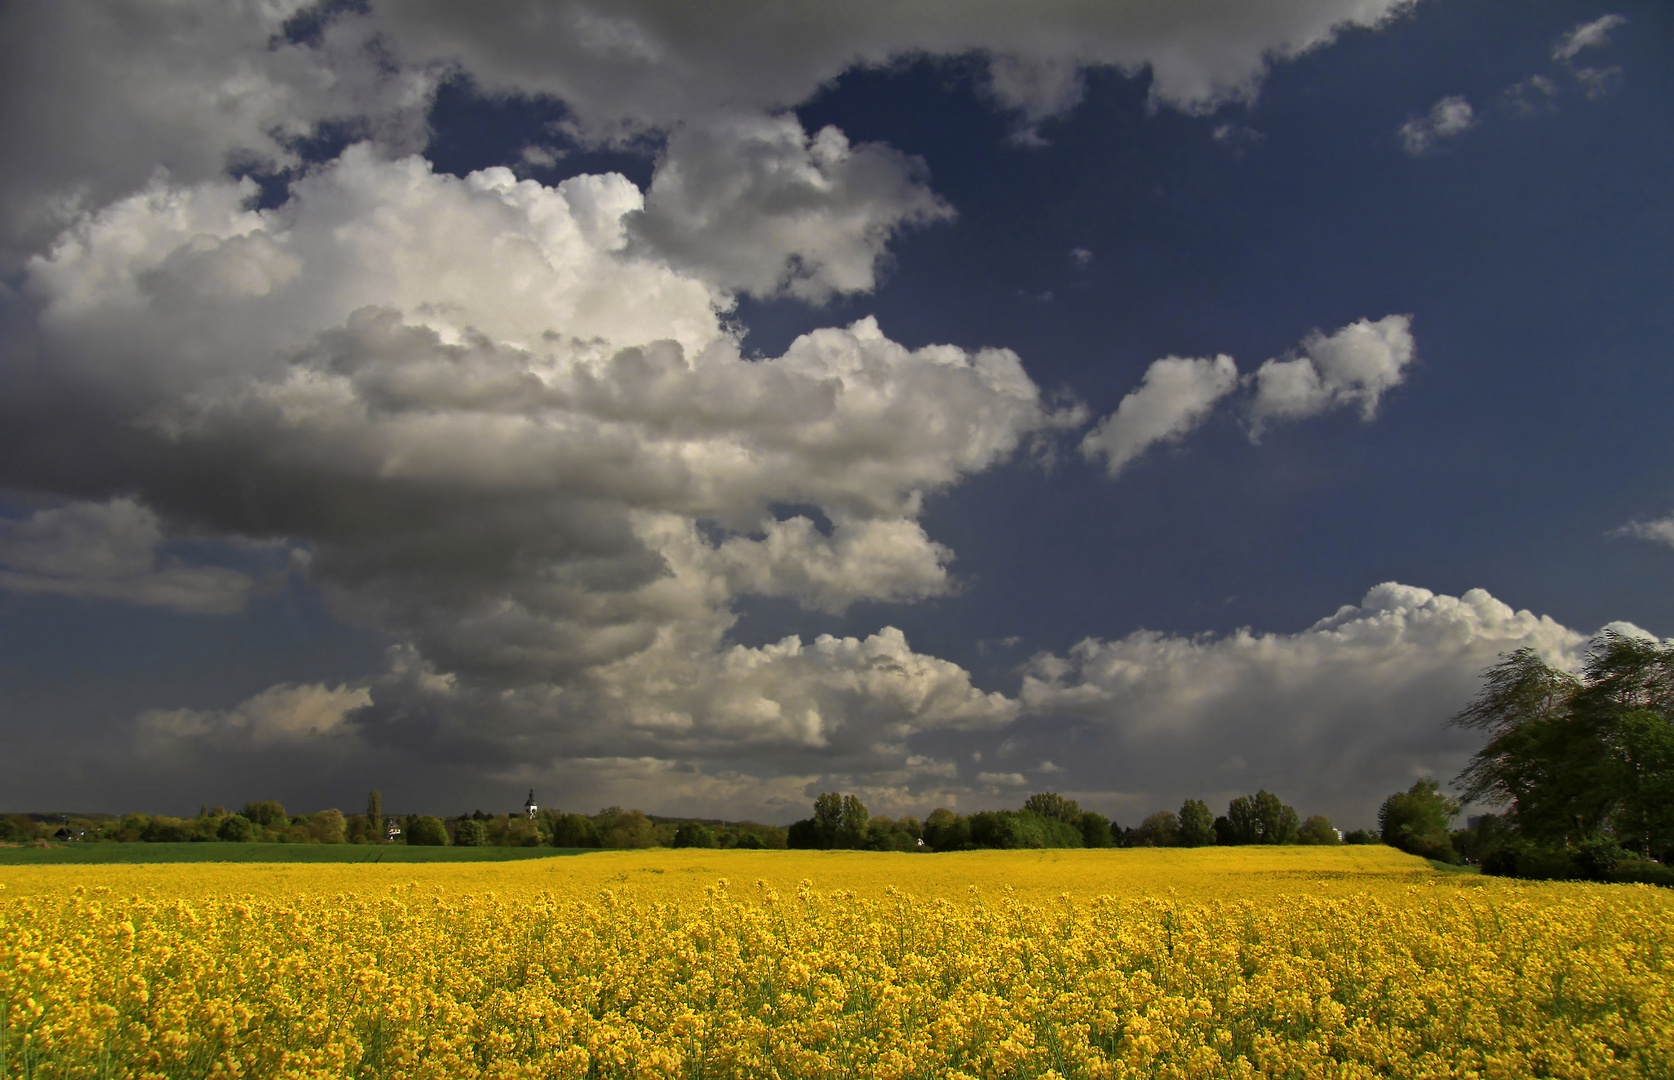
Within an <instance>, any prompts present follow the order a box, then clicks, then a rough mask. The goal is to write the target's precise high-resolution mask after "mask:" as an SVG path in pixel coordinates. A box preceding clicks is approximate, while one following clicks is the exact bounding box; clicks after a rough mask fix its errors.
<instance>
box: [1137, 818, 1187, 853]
mask: <svg viewBox="0 0 1674 1080" xmlns="http://www.w3.org/2000/svg"><path fill="white" fill-rule="evenodd" d="M1179 843H1180V819H1179V818H1178V817H1176V816H1175V814H1174V811H1172V810H1158V811H1157V812H1156V813H1154V814H1152V815H1151V816H1150V817H1148V818H1146V819H1145V820H1144V821H1142V822H1140V823H1139V846H1140V847H1177V846H1179Z"/></svg>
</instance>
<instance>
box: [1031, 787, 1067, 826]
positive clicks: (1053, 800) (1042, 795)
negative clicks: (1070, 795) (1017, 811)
mask: <svg viewBox="0 0 1674 1080" xmlns="http://www.w3.org/2000/svg"><path fill="white" fill-rule="evenodd" d="M1023 809H1024V810H1026V811H1027V812H1029V813H1031V814H1039V815H1040V816H1041V817H1046V818H1056V819H1057V820H1059V821H1062V822H1063V823H1064V824H1066V825H1074V826H1076V827H1077V828H1079V827H1080V826H1081V807H1079V806H1077V805H1076V802H1075V800H1074V799H1066V798H1064V797H1063V796H1062V795H1060V794H1058V793H1057V792H1056V791H1042V792H1038V793H1036V794H1034V795H1030V796H1029V797H1028V798H1027V799H1025V800H1023Z"/></svg>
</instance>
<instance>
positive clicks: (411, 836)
mask: <svg viewBox="0 0 1674 1080" xmlns="http://www.w3.org/2000/svg"><path fill="white" fill-rule="evenodd" d="M401 832H402V835H403V836H405V837H406V838H407V846H409V847H442V846H443V845H445V844H446V843H447V842H448V830H447V826H445V825H443V824H442V819H441V818H437V817H431V816H430V815H429V814H420V815H418V816H417V817H414V818H411V819H409V820H408V822H407V825H406V828H404V829H402V830H401Z"/></svg>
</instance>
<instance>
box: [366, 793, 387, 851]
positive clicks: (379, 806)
mask: <svg viewBox="0 0 1674 1080" xmlns="http://www.w3.org/2000/svg"><path fill="white" fill-rule="evenodd" d="M366 834H367V836H368V837H370V838H371V840H372V842H373V843H374V844H381V843H383V842H384V793H383V792H381V791H379V790H378V789H377V788H373V789H372V791H371V793H369V794H368V795H367V796H366Z"/></svg>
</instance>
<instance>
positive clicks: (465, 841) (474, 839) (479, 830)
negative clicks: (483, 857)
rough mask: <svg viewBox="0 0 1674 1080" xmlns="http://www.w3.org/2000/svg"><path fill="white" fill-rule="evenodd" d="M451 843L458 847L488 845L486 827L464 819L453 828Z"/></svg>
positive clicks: (480, 823) (477, 822) (478, 822)
mask: <svg viewBox="0 0 1674 1080" xmlns="http://www.w3.org/2000/svg"><path fill="white" fill-rule="evenodd" d="M453 842H454V843H456V844H458V845H459V846H460V847H483V846H484V845H486V844H487V843H488V826H486V825H484V824H483V823H482V822H480V821H473V820H472V819H470V818H465V819H464V820H463V821H461V822H459V824H457V825H455V826H454V827H453Z"/></svg>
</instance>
